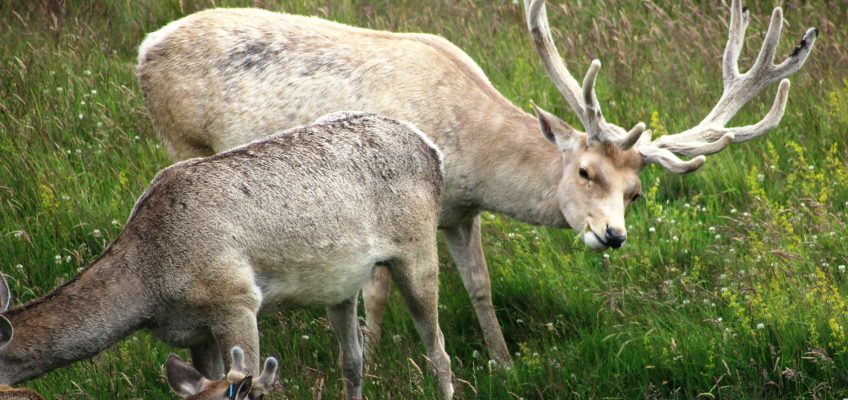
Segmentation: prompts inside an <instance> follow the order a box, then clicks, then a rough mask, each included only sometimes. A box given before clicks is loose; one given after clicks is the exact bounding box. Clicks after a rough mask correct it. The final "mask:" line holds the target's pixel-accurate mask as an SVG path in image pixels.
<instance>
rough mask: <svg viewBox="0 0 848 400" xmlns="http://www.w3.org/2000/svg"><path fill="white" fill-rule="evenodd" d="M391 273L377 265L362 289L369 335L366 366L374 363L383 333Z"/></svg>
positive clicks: (366, 338)
mask: <svg viewBox="0 0 848 400" xmlns="http://www.w3.org/2000/svg"><path fill="white" fill-rule="evenodd" d="M391 278H392V275H391V272H390V271H389V268H388V267H387V266H385V265H381V264H377V266H376V267H375V268H374V272H373V273H372V274H371V279H370V280H369V281H368V282H367V283H366V284H365V287H363V289H362V300H364V303H365V324H366V326H367V327H368V334H367V335H365V359H366V360H367V364H366V366H368V365H370V364H371V363H372V362H373V361H374V356H375V353H376V351H377V346H378V345H379V344H380V337H381V335H382V331H383V312H384V311H386V303H387V302H388V301H389V292H390V288H391V283H392V281H391Z"/></svg>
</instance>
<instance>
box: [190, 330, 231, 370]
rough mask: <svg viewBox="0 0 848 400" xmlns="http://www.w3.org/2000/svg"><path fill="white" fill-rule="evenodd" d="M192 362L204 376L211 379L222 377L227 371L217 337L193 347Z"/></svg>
mask: <svg viewBox="0 0 848 400" xmlns="http://www.w3.org/2000/svg"><path fill="white" fill-rule="evenodd" d="M191 364H192V366H194V368H195V369H197V371H198V372H200V373H201V374H203V376H205V377H207V378H209V379H211V380H218V379H221V378H222V377H223V376H224V374H225V373H226V370H225V369H224V357H223V355H222V354H221V350H219V347H218V343H217V342H216V341H215V338H210V339H209V340H207V341H205V342H203V343H200V344H197V345H194V346H192V347H191Z"/></svg>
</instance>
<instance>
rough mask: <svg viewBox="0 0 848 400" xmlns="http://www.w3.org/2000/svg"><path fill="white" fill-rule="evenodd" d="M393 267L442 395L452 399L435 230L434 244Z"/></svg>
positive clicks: (395, 278) (400, 290)
mask: <svg viewBox="0 0 848 400" xmlns="http://www.w3.org/2000/svg"><path fill="white" fill-rule="evenodd" d="M391 271H392V277H393V278H394V280H395V283H397V287H398V291H399V292H400V293H401V295H402V296H403V299H404V301H405V302H406V305H407V307H408V308H409V313H410V314H411V315H412V319H413V321H414V322H415V328H416V329H417V330H418V335H419V336H421V341H423V342H424V347H425V348H426V349H427V357H428V360H427V361H428V363H429V369H430V371H431V372H432V373H433V375H435V376H436V378H437V379H438V384H439V395H440V396H439V397H440V398H442V399H450V398H452V397H453V383H452V382H451V379H452V374H451V361H450V357H448V354H447V352H446V351H445V338H444V335H442V330H441V328H440V327H439V260H438V255H437V253H436V238H435V232H434V236H433V238H432V245H429V246H427V248H426V249H423V250H422V251H421V252H420V253H419V254H418V255H417V257H415V258H413V259H407V260H399V261H397V262H396V263H394V264H393V265H392V269H391Z"/></svg>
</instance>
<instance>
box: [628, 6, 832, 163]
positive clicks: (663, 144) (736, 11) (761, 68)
mask: <svg viewBox="0 0 848 400" xmlns="http://www.w3.org/2000/svg"><path fill="white" fill-rule="evenodd" d="M747 21H748V13H747V10H746V9H743V8H742V4H741V1H740V0H733V3H732V4H731V17H730V34H729V37H728V41H727V46H726V47H725V51H724V58H723V61H722V74H723V77H724V92H723V93H722V95H721V98H720V99H719V101H718V103H717V104H716V105H715V107H714V108H713V109H712V111H710V113H709V115H707V117H706V118H704V120H703V121H701V122H700V123H699V124H698V125H696V126H694V127H692V128H690V129H687V130H686V131H684V132H681V133H678V134H674V135H666V136H663V137H661V138H659V139H657V140H655V141H653V142H644V141H642V140H640V141H638V142H637V143H636V145H635V146H636V147H637V148H638V151H639V152H640V153H641V154H642V155H643V157H644V158H645V160H646V161H647V162H654V163H657V164H661V165H662V166H663V167H664V168H666V169H668V170H670V171H672V172H677V173H680V172H679V171H681V170H684V169H685V168H681V167H680V165H679V163H677V161H680V162H683V161H682V160H680V159H679V158H677V161H672V162H669V154H680V155H685V156H703V155H707V154H712V153H716V152H719V151H721V150H723V149H724V148H726V147H727V146H728V145H729V144H730V143H738V142H744V141H748V140H751V139H754V138H756V137H759V136H762V135H763V134H765V133H766V132H768V131H770V130H771V129H774V127H776V126H777V125H778V124H779V123H780V120H781V119H782V118H783V113H784V110H785V108H786V101H787V99H788V97H789V81H788V80H786V79H784V78H785V77H786V76H788V75H790V74H792V73H794V72H796V71H798V70H799V69H800V68H801V67H802V66H803V65H804V62H805V61H806V59H807V56H808V55H809V54H810V52H811V50H812V47H813V44H815V40H816V37H817V35H818V30H817V29H815V28H810V29H809V30H807V32H806V33H805V34H804V37H803V38H802V39H801V42H800V43H799V44H798V46H797V47H796V48H795V50H794V51H793V52H792V54H791V55H790V56H789V58H788V59H786V60H785V61H783V62H782V63H780V64H779V65H775V64H774V55H775V50H776V48H777V43H778V41H779V39H780V31H781V28H782V24H783V11H782V10H781V9H780V8H779V7H778V8H775V9H774V12H773V13H772V17H771V22H770V24H769V28H768V32H767V33H766V36H765V40H764V41H763V45H762V48H761V49H760V53H759V55H758V56H757V60H756V62H755V63H754V66H753V67H751V69H750V70H748V71H747V72H745V73H744V74H742V75H739V72H738V65H737V62H738V59H739V53H740V52H741V50H742V45H743V39H744V33H745V28H746V26H747ZM780 79H782V81H781V82H780V86H779V87H778V90H777V95H776V96H775V100H774V103H773V105H772V107H771V110H769V112H768V113H767V114H766V115H765V116H764V117H763V119H762V120H760V121H759V122H757V123H756V124H754V125H748V126H742V127H734V128H727V127H725V125H726V124H727V122H728V121H730V119H731V118H733V116H734V115H736V113H737V112H738V111H739V109H741V108H742V106H744V105H745V104H747V103H748V102H749V101H750V100H751V99H752V98H754V96H756V95H757V94H759V92H761V91H762V90H763V88H765V87H766V86H768V85H769V84H771V83H772V82H774V81H777V80H780ZM660 149H663V150H667V151H669V152H670V153H665V152H659V150H660ZM675 158H676V157H675ZM690 161H694V159H693V160H690ZM696 164H697V163H696ZM700 164H703V162H701V163H700ZM694 165H695V164H692V166H694ZM698 167H700V165H698ZM694 169H697V167H695V168H693V169H689V170H685V171H684V172H690V171H693V170H694Z"/></svg>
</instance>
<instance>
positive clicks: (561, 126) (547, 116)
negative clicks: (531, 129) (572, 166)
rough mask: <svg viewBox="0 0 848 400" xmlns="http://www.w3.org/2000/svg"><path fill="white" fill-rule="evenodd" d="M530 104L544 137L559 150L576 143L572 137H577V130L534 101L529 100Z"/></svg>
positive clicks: (566, 148) (568, 147)
mask: <svg viewBox="0 0 848 400" xmlns="http://www.w3.org/2000/svg"><path fill="white" fill-rule="evenodd" d="M530 105H531V106H532V107H533V111H534V112H535V113H536V119H537V120H539V127H540V128H541V129H542V134H543V135H545V139H548V141H549V142H551V143H553V144H555V145H556V146H557V147H559V148H560V150H568V149H570V148H572V146H574V144H575V143H577V142H576V141H575V140H574V139H576V138H577V135H578V132H577V131H576V130H574V128H572V127H571V126H569V125H568V124H567V123H566V122H565V121H563V120H561V119H559V118H558V117H557V116H556V115H553V114H551V113H549V112H547V111H545V110H543V109H542V108H541V107H539V106H537V105H536V103H534V102H532V101H531V102H530Z"/></svg>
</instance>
